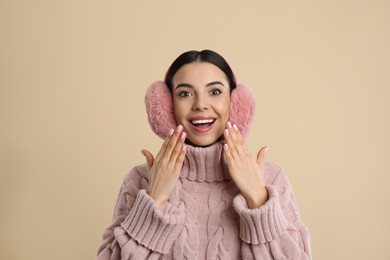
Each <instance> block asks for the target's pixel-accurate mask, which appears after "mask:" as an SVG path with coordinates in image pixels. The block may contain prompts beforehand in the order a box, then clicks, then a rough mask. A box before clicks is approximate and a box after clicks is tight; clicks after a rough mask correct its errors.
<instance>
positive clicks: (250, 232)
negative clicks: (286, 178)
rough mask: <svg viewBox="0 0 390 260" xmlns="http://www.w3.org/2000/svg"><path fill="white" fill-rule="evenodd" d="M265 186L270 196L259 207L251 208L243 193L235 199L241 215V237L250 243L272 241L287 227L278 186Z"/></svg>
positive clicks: (234, 202)
mask: <svg viewBox="0 0 390 260" xmlns="http://www.w3.org/2000/svg"><path fill="white" fill-rule="evenodd" d="M265 188H266V189H267V191H268V196H269V198H268V201H267V202H266V203H265V204H263V205H262V206H260V207H259V208H256V209H249V208H248V205H247V202H246V199H245V197H244V196H243V195H241V194H238V195H237V196H236V197H235V198H234V200H233V206H234V209H235V210H236V211H237V213H238V214H239V216H240V237H241V239H242V240H243V241H245V242H247V243H249V244H255V245H257V244H259V243H262V244H264V243H267V242H270V241H272V240H274V239H276V238H277V237H279V236H280V235H281V234H282V233H283V232H284V231H285V230H286V229H287V220H286V219H285V217H284V215H283V212H282V209H281V207H280V202H279V196H278V193H277V190H276V188H275V187H273V186H268V185H267V186H265Z"/></svg>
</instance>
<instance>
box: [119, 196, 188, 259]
mask: <svg viewBox="0 0 390 260" xmlns="http://www.w3.org/2000/svg"><path fill="white" fill-rule="evenodd" d="M165 212H166V211H165ZM183 219H184V212H183V211H181V210H180V209H179V210H178V209H176V210H172V209H171V210H169V212H168V213H163V212H162V211H161V210H160V208H159V207H158V205H157V203H156V202H155V201H154V200H153V199H152V198H151V197H150V196H149V195H148V194H147V193H146V190H140V191H139V192H138V195H137V198H136V200H135V202H134V206H133V207H132V209H131V211H130V213H129V215H128V217H127V218H126V220H125V221H124V222H123V223H122V227H123V228H124V229H125V230H126V232H127V233H128V234H129V235H130V237H132V238H133V239H134V240H136V241H137V242H138V243H139V244H141V245H143V246H145V247H146V248H148V249H150V250H152V251H156V252H159V253H161V254H168V253H169V249H170V247H171V245H172V243H173V241H175V240H176V239H177V237H178V236H179V234H180V232H181V230H182V223H183Z"/></svg>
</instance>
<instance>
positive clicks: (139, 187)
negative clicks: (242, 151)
mask: <svg viewBox="0 0 390 260" xmlns="http://www.w3.org/2000/svg"><path fill="white" fill-rule="evenodd" d="M264 174H265V177H264V179H265V182H266V189H267V191H268V193H269V199H268V201H267V202H266V203H265V204H264V205H262V206H261V207H259V208H257V209H249V208H248V206H247V203H246V200H245V198H244V197H243V196H242V195H241V194H240V193H239V190H238V188H237V186H236V185H235V184H234V182H233V181H232V179H231V178H230V175H229V171H228V167H227V165H226V161H225V157H224V155H223V143H222V142H219V143H216V144H214V145H212V146H210V147H207V148H201V147H192V146H187V153H186V158H185V161H184V164H183V168H182V171H181V175H180V178H179V181H178V182H177V184H176V186H175V189H174V191H173V193H172V195H171V198H170V200H169V201H168V203H167V205H166V207H165V209H164V211H163V212H162V211H161V210H160V209H159V208H158V206H157V204H156V203H155V202H154V201H153V200H152V199H151V198H150V197H149V196H148V194H147V193H146V189H147V186H148V180H147V169H146V165H141V166H137V167H135V168H134V169H133V170H132V171H131V172H130V173H129V174H128V175H127V176H126V178H125V181H124V182H123V184H122V187H121V191H120V194H119V197H118V201H117V203H116V206H115V211H114V216H113V222H112V224H111V226H110V227H108V228H107V229H106V231H105V232H104V234H103V243H102V245H101V246H100V248H99V250H98V256H97V259H102V260H103V259H104V260H108V259H117V260H119V259H168V260H169V259H194V260H195V259H234V260H236V259H293V260H295V259H299V260H307V259H311V253H310V239H309V232H308V230H307V228H306V227H305V225H304V224H303V222H302V221H301V219H300V217H299V214H298V207H297V205H296V201H295V198H294V194H293V192H292V189H291V187H290V184H289V182H288V180H287V178H286V176H285V174H284V171H283V170H282V169H281V168H280V167H278V166H277V165H274V164H270V163H266V165H265V173H264Z"/></svg>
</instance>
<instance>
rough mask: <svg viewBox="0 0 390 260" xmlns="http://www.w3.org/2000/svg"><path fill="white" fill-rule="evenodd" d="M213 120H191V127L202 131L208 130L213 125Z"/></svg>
mask: <svg viewBox="0 0 390 260" xmlns="http://www.w3.org/2000/svg"><path fill="white" fill-rule="evenodd" d="M214 122H215V119H213V118H207V119H193V120H191V124H192V128H193V129H194V130H195V131H197V132H202V133H204V132H207V131H209V130H210V129H211V128H212V127H213V124H214Z"/></svg>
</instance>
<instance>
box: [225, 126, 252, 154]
mask: <svg viewBox="0 0 390 260" xmlns="http://www.w3.org/2000/svg"><path fill="white" fill-rule="evenodd" d="M229 130H230V131H229V134H230V136H231V139H232V143H233V144H234V147H235V150H236V152H237V155H238V156H239V158H240V159H241V160H245V159H246V158H248V157H251V153H250V152H249V149H248V147H247V146H246V144H245V140H244V138H243V137H242V135H241V133H240V130H239V129H238V127H237V125H236V124H233V125H232V127H231V128H230V129H229Z"/></svg>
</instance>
